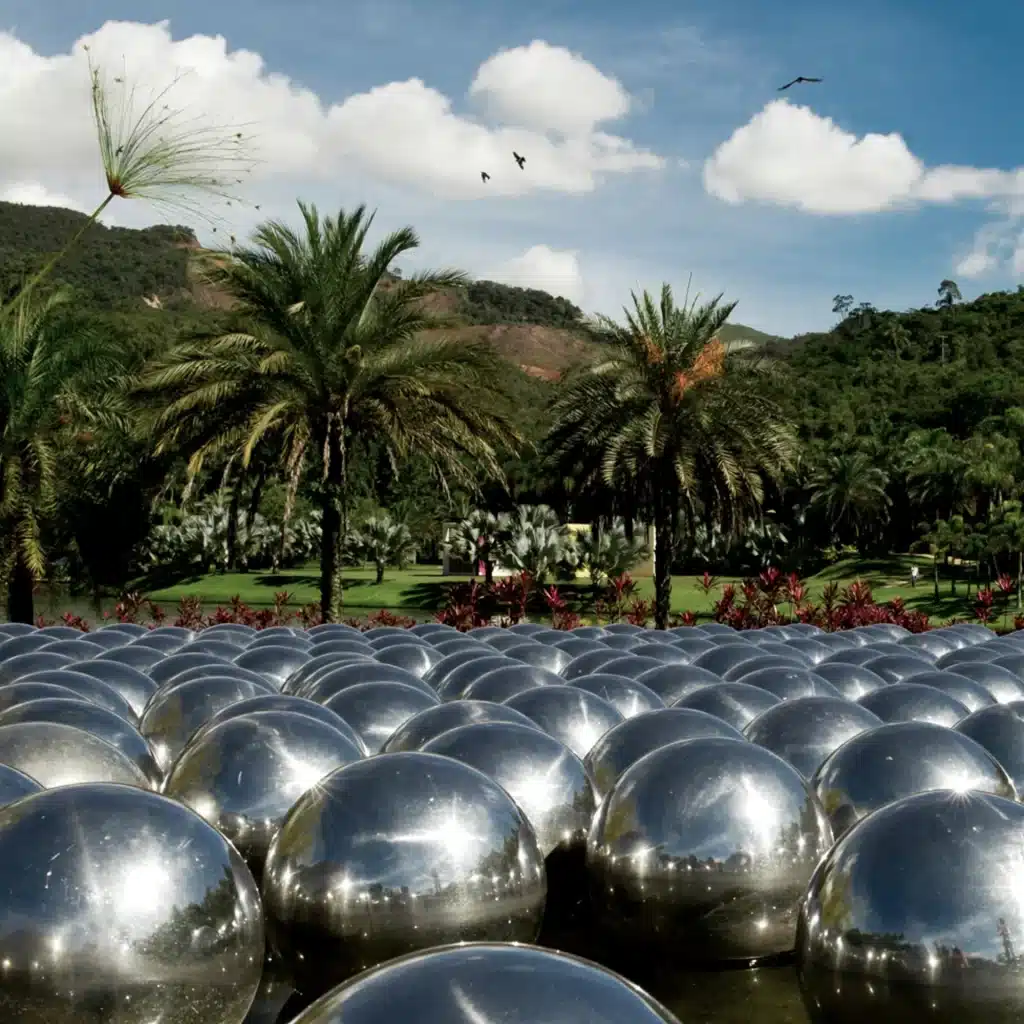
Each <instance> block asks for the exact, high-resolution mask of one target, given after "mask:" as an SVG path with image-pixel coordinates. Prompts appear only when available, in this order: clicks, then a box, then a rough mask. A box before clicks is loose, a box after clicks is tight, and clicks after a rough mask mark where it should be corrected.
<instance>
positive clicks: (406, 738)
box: [382, 700, 540, 754]
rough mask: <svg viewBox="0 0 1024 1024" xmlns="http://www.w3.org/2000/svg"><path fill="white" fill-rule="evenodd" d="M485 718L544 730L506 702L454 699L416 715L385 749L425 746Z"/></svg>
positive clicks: (392, 752)
mask: <svg viewBox="0 0 1024 1024" xmlns="http://www.w3.org/2000/svg"><path fill="white" fill-rule="evenodd" d="M484 722H511V723H513V724H516V725H527V726H529V727H530V728H531V729H537V730H538V731H540V726H538V725H536V724H534V723H533V722H532V721H531V720H530V719H529V718H527V717H526V715H524V714H522V713H521V712H519V711H515V710H513V709H512V708H509V707H506V706H505V705H504V704H495V703H493V702H492V701H486V700H453V701H449V702H448V703H447V704H438V705H436V706H435V707H430V708H426V709H424V710H423V711H420V712H418V713H417V714H415V715H413V716H412V718H410V719H409V720H408V721H407V722H406V723H405V724H404V725H402V726H401V727H400V728H399V729H398V730H397V731H396V732H395V733H393V734H392V736H391V738H390V739H389V740H388V741H387V743H385V744H384V749H383V751H382V752H383V753H385V754H397V753H399V752H401V751H403V750H422V749H423V747H424V746H425V745H426V744H427V743H429V742H430V741H431V740H433V739H436V738H437V737H438V736H441V735H442V734H443V733H446V732H448V730H449V729H458V728H459V727H460V726H463V725H480V724H482V723H484Z"/></svg>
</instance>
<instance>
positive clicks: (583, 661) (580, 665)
mask: <svg viewBox="0 0 1024 1024" xmlns="http://www.w3.org/2000/svg"><path fill="white" fill-rule="evenodd" d="M621 656H622V652H621V651H613V650H612V649H611V648H610V647H607V648H605V649H604V650H601V651H588V652H587V653H586V654H581V655H579V656H578V657H576V658H573V660H572V661H570V662H569V664H568V665H567V666H566V667H565V668H564V669H563V670H562V675H563V676H564V677H565V678H566V679H576V678H577V677H578V676H589V675H591V674H592V673H594V672H601V671H603V667H602V666H604V665H607V664H608V662H610V661H618V659H619V658H620V657H621Z"/></svg>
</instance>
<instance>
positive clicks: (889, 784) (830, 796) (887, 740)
mask: <svg viewBox="0 0 1024 1024" xmlns="http://www.w3.org/2000/svg"><path fill="white" fill-rule="evenodd" d="M814 788H815V791H816V792H817V794H818V798H819V799H820V800H821V803H822V806H823V807H824V808H825V812H826V813H827V814H828V816H829V820H830V821H831V822H832V830H833V831H834V832H835V834H836V835H837V836H838V835H840V834H842V833H843V832H845V831H846V830H847V829H848V828H849V827H850V826H851V825H853V823H854V822H856V821H859V820H860V819H861V818H863V817H864V816H865V815H867V814H870V813H871V812H872V811H875V810H878V808H879V807H885V806H886V805H887V804H891V803H893V802H894V801H896V800H900V799H902V798H903V797H906V796H913V795H915V794H916V793H924V792H927V791H929V790H932V789H955V790H957V791H958V792H964V793H965V792H967V790H969V789H977V790H981V791H983V792H985V793H994V794H995V795H996V796H1004V797H1008V798H1009V799H1011V800H1013V799H1016V796H1017V794H1016V791H1015V790H1014V787H1013V783H1012V782H1011V781H1010V777H1009V776H1008V775H1007V774H1006V771H1005V770H1004V769H1003V767H1002V766H1001V765H1000V764H999V762H998V761H996V759H995V758H994V757H993V756H992V755H991V754H990V753H989V752H988V751H987V750H985V748H984V747H982V746H981V745H980V744H979V743H975V741H974V740H972V739H971V738H970V737H968V736H965V735H963V734H962V733H959V732H954V731H953V730H952V729H947V728H945V727H944V726H941V725H933V724H931V723H930V722H893V723H891V724H887V725H880V726H877V727H876V728H874V729H870V730H868V731H867V732H862V733H861V734H860V735H859V736H854V737H853V739H851V740H847V741H846V743H844V744H843V745H842V746H841V747H840V748H839V749H838V750H837V751H836V752H835V753H834V754H832V756H831V757H829V758H828V760H827V761H825V763H824V764H823V765H822V766H821V767H820V768H819V769H818V771H817V773H816V775H815V776H814Z"/></svg>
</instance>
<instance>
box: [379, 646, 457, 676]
mask: <svg viewBox="0 0 1024 1024" xmlns="http://www.w3.org/2000/svg"><path fill="white" fill-rule="evenodd" d="M374 658H375V659H376V660H377V661H379V662H380V663H381V664H382V665H396V666H398V668H404V669H405V670H406V672H411V673H412V674H413V675H414V676H420V677H421V678H422V677H423V676H425V675H426V674H427V673H428V672H429V671H430V670H431V669H432V668H433V667H434V666H435V665H436V664H437V663H438V662H440V661H443V660H444V656H443V655H441V654H439V653H438V652H437V651H436V650H435V649H434V648H433V647H431V646H429V645H428V644H427V643H424V642H420V643H416V644H410V643H403V644H394V645H393V646H390V647H387V648H385V649H384V650H379V651H377V653H376V654H375V655H374Z"/></svg>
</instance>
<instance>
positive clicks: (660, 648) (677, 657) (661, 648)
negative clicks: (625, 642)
mask: <svg viewBox="0 0 1024 1024" xmlns="http://www.w3.org/2000/svg"><path fill="white" fill-rule="evenodd" d="M632 653H633V654H635V655H636V656H637V657H638V658H653V659H654V660H655V661H663V662H665V663H666V664H667V665H689V664H690V656H689V655H688V654H687V653H686V652H685V651H681V650H680V649H679V648H678V647H673V646H672V644H670V643H661V644H659V643H648V644H637V645H636V647H634V648H633V651H632Z"/></svg>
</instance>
